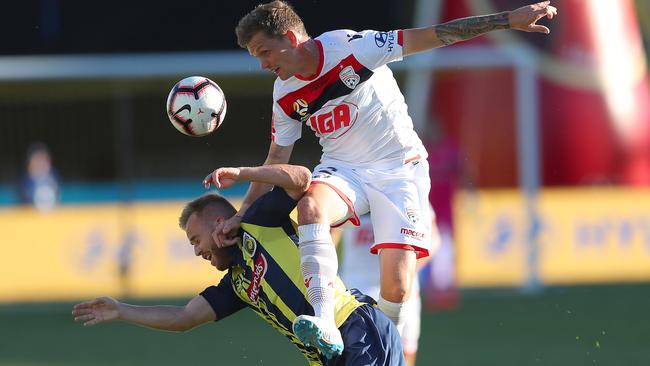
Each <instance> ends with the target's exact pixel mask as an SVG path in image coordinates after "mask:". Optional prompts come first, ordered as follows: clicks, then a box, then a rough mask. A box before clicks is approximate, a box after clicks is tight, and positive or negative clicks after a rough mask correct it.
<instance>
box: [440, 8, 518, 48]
mask: <svg viewBox="0 0 650 366" xmlns="http://www.w3.org/2000/svg"><path fill="white" fill-rule="evenodd" d="M508 28H510V22H509V13H508V12H503V13H498V14H491V15H480V16H475V17H467V18H462V19H456V20H452V21H450V22H447V23H444V24H440V25H436V26H434V29H435V31H436V35H437V36H438V39H440V42H442V44H444V45H445V46H448V45H450V44H454V43H456V42H460V41H464V40H467V39H470V38H474V37H476V36H480V35H481V34H484V33H487V32H490V31H493V30H497V29H508Z"/></svg>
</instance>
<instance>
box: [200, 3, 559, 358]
mask: <svg viewBox="0 0 650 366" xmlns="http://www.w3.org/2000/svg"><path fill="white" fill-rule="evenodd" d="M555 14H556V9H555V8H554V7H552V6H550V5H549V3H548V2H543V3H538V4H534V5H529V6H525V7H521V8H519V9H516V10H513V11H509V12H503V13H498V14H492V15H484V16H476V17H469V18H463V19H458V20H454V21H451V22H447V23H444V24H441V25H435V26H431V27H426V28H418V29H404V30H396V31H387V32H383V31H382V32H380V31H363V32H354V31H349V30H339V31H333V32H327V33H325V34H323V35H321V36H319V37H316V38H315V39H312V38H310V37H309V35H308V33H307V31H306V29H305V26H304V24H303V22H302V20H301V19H300V17H299V16H298V15H297V14H296V13H295V11H294V10H293V8H291V6H289V5H288V4H287V3H285V2H283V1H280V0H276V1H273V2H270V3H267V4H262V5H259V6H257V7H256V8H255V9H253V10H252V11H251V12H250V13H248V14H247V15H246V16H244V17H243V18H242V19H241V20H240V21H239V24H238V25H237V28H236V33H237V40H238V43H239V45H240V46H241V47H243V48H246V49H247V50H248V51H249V53H250V54H251V55H253V56H254V57H256V58H258V59H259V61H260V65H261V67H262V68H263V69H266V70H269V71H271V72H273V73H274V74H276V75H277V77H278V79H277V80H276V82H275V85H274V91H273V98H274V103H273V121H274V126H273V132H272V141H271V145H270V147H269V152H268V156H267V158H266V161H265V164H278V163H287V162H288V161H289V159H290V156H291V152H292V150H293V145H294V143H295V141H296V140H297V139H298V138H300V130H301V126H302V124H303V123H305V124H307V125H308V126H310V127H311V129H312V130H313V131H314V132H315V133H316V134H317V136H318V137H319V138H320V143H321V145H322V147H323V157H322V159H321V163H320V164H319V165H318V166H317V167H316V168H315V169H314V171H313V174H314V177H313V183H314V184H312V186H311V188H310V189H309V191H308V192H307V194H305V196H304V197H303V198H302V199H301V200H300V202H299V203H298V206H297V209H298V224H299V227H298V231H299V238H300V253H301V269H302V272H303V276H304V280H305V287H306V290H307V296H308V298H309V302H310V303H311V304H312V306H313V308H314V315H313V316H312V315H311V314H305V315H303V316H300V317H298V318H297V320H296V322H294V325H293V328H294V332H296V335H297V336H298V337H299V338H301V340H303V342H307V343H311V344H319V345H322V346H321V347H319V349H320V351H321V352H322V353H323V354H324V355H325V356H326V357H328V358H330V357H332V356H333V355H336V354H339V353H340V352H341V351H342V348H343V343H342V341H341V337H340V333H339V330H338V329H337V328H336V325H335V322H334V316H333V314H334V301H333V289H332V283H333V280H334V279H335V277H336V273H337V269H338V261H337V257H336V249H335V247H334V245H333V243H332V238H331V236H330V231H329V229H330V225H334V226H335V225H338V224H341V223H343V222H345V221H346V220H350V221H352V222H353V223H358V216H359V215H362V214H365V213H366V212H368V211H372V213H373V215H372V217H373V221H375V222H381V223H383V224H382V225H381V226H379V225H374V228H375V233H374V236H375V240H376V243H375V245H374V246H373V248H372V251H373V252H379V262H380V267H381V273H382V276H381V289H380V296H379V298H378V299H377V300H378V304H379V307H380V308H381V309H382V310H383V311H384V312H385V313H386V314H387V315H388V316H389V317H390V318H391V319H392V320H393V321H395V322H396V323H397V324H398V326H399V325H400V317H401V314H402V310H403V303H404V301H406V300H407V299H408V296H409V294H410V293H411V285H412V282H413V278H414V276H415V266H416V259H417V258H418V257H423V256H427V255H428V254H429V238H428V236H429V233H430V229H431V228H430V222H431V220H430V217H429V216H430V215H429V212H428V210H427V207H428V200H427V196H428V191H429V178H428V165H427V162H426V159H425V157H426V151H425V150H424V148H423V147H422V143H421V142H420V139H419V138H418V137H417V135H416V133H415V131H414V130H413V126H412V122H411V119H410V118H409V116H408V114H407V107H406V104H405V103H404V98H403V96H402V94H401V92H400V91H399V88H398V86H397V83H396V82H395V80H394V79H393V76H392V73H391V71H390V69H388V67H387V66H386V64H387V63H389V62H391V61H398V60H401V59H402V57H404V56H407V55H410V54H413V53H417V52H422V51H426V50H430V49H433V48H436V47H441V46H445V45H449V44H453V43H456V42H458V41H462V40H466V39H470V38H473V37H475V36H477V35H480V34H483V33H486V32H489V31H493V30H497V29H508V28H512V29H519V30H523V31H530V32H543V33H548V32H549V30H548V28H546V27H544V26H542V25H537V24H536V22H537V21H538V20H539V19H541V18H542V17H544V16H546V17H548V18H552V17H553V16H554V15H555ZM218 176H219V174H218V169H217V170H216V171H215V172H213V173H212V174H210V175H208V176H207V177H206V179H205V180H204V184H205V185H206V187H209V185H210V184H215V185H216V186H217V187H219V181H218ZM269 189H271V187H269V186H268V185H264V184H258V183H252V184H251V186H250V188H249V191H248V192H247V194H246V197H245V198H244V201H243V204H242V206H241V209H240V211H239V213H238V214H237V215H236V216H235V217H233V218H232V219H231V220H229V221H227V222H225V223H224V224H222V225H219V226H218V227H217V230H221V232H222V233H223V234H224V235H222V236H223V237H224V238H222V239H219V240H218V241H219V242H218V243H217V245H232V244H233V243H234V239H228V238H234V236H235V235H234V234H235V233H236V230H237V229H238V227H239V220H241V217H242V215H243V213H244V212H245V211H246V210H247V209H248V207H249V206H250V204H251V203H252V202H253V201H254V200H255V199H256V198H257V197H259V196H260V195H261V194H263V193H265V192H266V191H268V190H269ZM380 228H381V232H380V231H378V230H379V229H380Z"/></svg>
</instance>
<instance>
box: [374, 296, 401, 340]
mask: <svg viewBox="0 0 650 366" xmlns="http://www.w3.org/2000/svg"><path fill="white" fill-rule="evenodd" d="M377 306H378V307H379V310H381V311H383V312H384V314H386V316H388V318H389V319H390V320H392V321H393V323H395V326H396V327H397V330H398V331H399V334H400V335H401V334H402V331H403V330H404V316H403V314H404V312H403V310H404V303H403V302H390V301H388V300H386V299H384V298H383V297H382V296H381V295H379V299H377Z"/></svg>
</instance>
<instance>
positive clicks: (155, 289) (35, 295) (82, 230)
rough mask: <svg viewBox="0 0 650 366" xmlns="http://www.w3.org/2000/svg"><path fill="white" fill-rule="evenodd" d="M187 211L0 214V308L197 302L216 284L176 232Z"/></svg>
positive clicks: (135, 207) (172, 206)
mask: <svg viewBox="0 0 650 366" xmlns="http://www.w3.org/2000/svg"><path fill="white" fill-rule="evenodd" d="M183 204H184V202H171V203H169V202H165V203H134V204H130V205H124V204H95V205H65V206H60V207H59V208H57V209H55V210H52V211H50V212H46V213H42V212H39V211H37V210H35V209H32V208H19V209H17V208H11V209H10V208H5V209H2V210H0V223H1V224H0V226H1V228H2V230H1V231H0V239H1V240H0V242H1V244H2V255H1V256H0V278H2V280H0V301H2V302H7V301H11V302H13V301H33V300H37V301H41V300H44V301H53V300H71V299H85V298H90V297H94V296H99V295H112V296H118V297H122V298H124V297H140V298H142V297H173V296H191V295H195V294H197V293H198V292H199V291H201V290H203V289H204V288H205V287H207V286H208V285H210V284H215V283H218V281H219V279H220V278H221V276H222V274H221V273H220V272H218V271H217V270H216V269H215V268H214V267H212V266H210V264H209V263H207V262H206V261H204V260H203V259H202V258H199V257H196V256H195V255H194V250H193V248H192V247H191V246H190V244H189V241H188V240H187V238H186V236H185V233H184V232H183V230H181V229H180V228H179V227H178V216H179V215H180V212H181V210H182V208H183Z"/></svg>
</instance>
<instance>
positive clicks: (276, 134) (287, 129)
mask: <svg viewBox="0 0 650 366" xmlns="http://www.w3.org/2000/svg"><path fill="white" fill-rule="evenodd" d="M271 126H272V127H271V141H273V142H275V143H276V144H278V145H280V146H289V145H291V144H293V143H294V142H296V141H298V139H299V138H300V136H301V135H302V124H301V123H300V122H298V121H296V120H293V119H291V118H290V117H288V116H287V115H286V114H285V113H284V111H283V110H282V108H281V107H280V105H279V104H278V103H277V102H275V103H273V116H272V120H271Z"/></svg>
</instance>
